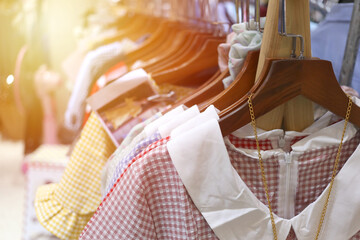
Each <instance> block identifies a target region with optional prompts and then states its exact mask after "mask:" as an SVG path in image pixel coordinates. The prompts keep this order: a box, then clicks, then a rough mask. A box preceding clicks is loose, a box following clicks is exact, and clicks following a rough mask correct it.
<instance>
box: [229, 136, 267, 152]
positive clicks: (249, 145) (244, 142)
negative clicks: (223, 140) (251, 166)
mask: <svg viewBox="0 0 360 240" xmlns="http://www.w3.org/2000/svg"><path fill="white" fill-rule="evenodd" d="M229 140H230V142H231V143H232V144H234V146H235V147H237V148H245V149H256V148H257V147H256V140H255V139H246V138H238V137H235V136H234V135H232V134H230V135H229ZM259 145H260V149H261V150H264V151H265V150H270V149H273V146H272V144H271V141H270V140H269V139H262V140H259Z"/></svg>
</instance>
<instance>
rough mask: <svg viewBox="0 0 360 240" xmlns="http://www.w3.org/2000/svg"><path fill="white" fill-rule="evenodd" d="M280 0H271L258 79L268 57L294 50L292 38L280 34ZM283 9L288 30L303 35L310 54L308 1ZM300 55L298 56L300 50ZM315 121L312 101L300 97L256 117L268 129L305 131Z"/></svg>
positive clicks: (260, 124) (286, 55)
mask: <svg viewBox="0 0 360 240" xmlns="http://www.w3.org/2000/svg"><path fill="white" fill-rule="evenodd" d="M280 1H282V0H280ZM280 1H279V0H271V1H269V5H268V9H267V14H266V24H265V30H264V34H263V40H262V45H261V50H260V56H259V64H258V69H257V74H256V81H257V80H258V78H259V76H260V74H261V72H262V68H263V66H264V62H265V59H266V58H288V57H289V56H290V53H291V49H292V39H291V38H289V37H286V36H282V35H280V34H279V9H280V5H279V3H280ZM284 10H285V12H286V16H285V17H286V18H285V20H286V24H285V23H284V26H285V30H286V32H287V33H292V34H300V35H302V36H303V38H304V42H305V44H304V56H305V57H308V58H309V57H311V41H310V13H309V1H307V0H295V1H293V0H291V1H286V9H284ZM299 45H300V44H299V41H298V43H297V49H300V47H299ZM297 54H298V55H299V53H297ZM313 121H314V114H313V106H312V103H311V101H309V100H307V99H305V98H304V97H301V96H300V97H298V98H295V99H293V100H292V101H289V102H287V104H286V106H285V105H282V106H279V107H278V108H277V109H274V111H273V112H270V113H268V114H267V115H266V116H263V117H262V118H259V119H257V125H258V127H259V128H262V129H265V130H270V129H275V128H281V127H283V126H284V128H285V129H286V130H294V131H302V130H303V129H304V128H306V127H308V126H309V125H311V124H312V122H313Z"/></svg>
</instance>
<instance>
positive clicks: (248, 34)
mask: <svg viewBox="0 0 360 240" xmlns="http://www.w3.org/2000/svg"><path fill="white" fill-rule="evenodd" d="M264 22H265V18H261V23H262V24H261V25H263V24H264ZM250 25H251V27H252V29H254V28H255V25H254V21H251V22H250ZM232 29H233V31H234V32H235V36H233V38H232V39H231V47H230V52H229V62H228V67H229V71H230V76H229V77H227V78H225V79H224V80H223V83H224V87H225V88H227V87H228V86H229V85H230V84H231V83H232V82H233V81H234V79H235V78H236V76H237V75H238V74H239V72H240V70H241V69H242V66H243V64H244V62H245V58H246V55H247V53H248V52H249V51H255V50H259V49H260V47H261V41H262V33H261V32H258V31H256V30H247V23H239V24H234V25H233V26H232Z"/></svg>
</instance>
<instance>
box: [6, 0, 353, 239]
mask: <svg viewBox="0 0 360 240" xmlns="http://www.w3.org/2000/svg"><path fill="white" fill-rule="evenodd" d="M309 1H310V6H311V21H312V22H311V24H312V25H311V27H312V29H313V30H314V29H316V27H317V26H318V24H319V23H320V22H321V21H322V20H323V19H324V18H325V16H326V14H327V13H328V12H329V11H330V10H331V8H332V7H333V6H334V5H335V4H337V2H338V1H337V0H331V1H330V0H329V1H327V2H326V3H324V2H323V1H322V0H309ZM122 2H123V1H116V0H115V1H110V0H61V1H58V0H0V216H2V218H0V240H5V239H6V240H7V239H21V238H22V237H23V238H24V236H25V238H26V237H27V236H26V235H31V233H30V232H31V229H32V228H40V226H37V225H36V224H35V223H33V225H31V221H34V222H36V219H35V220H32V218H34V215H33V213H32V212H31V210H29V209H28V208H29V206H31V203H32V202H31V201H32V198H31V191H32V189H34V188H35V187H36V185H39V184H40V182H41V181H42V182H44V181H55V180H56V179H51V177H48V178H46V172H49V171H50V170H49V168H47V169H45V170H41V169H40V168H38V169H37V170H33V171H32V172H31V171H30V172H29V162H31V161H32V160H33V159H36V161H40V162H41V159H42V158H41V157H42V156H43V155H49V154H50V155H51V154H54V155H56V154H55V153H59V152H60V153H61V154H60V155H61V156H65V155H66V153H67V151H68V150H67V147H68V145H69V144H71V143H72V142H73V140H74V139H75V137H76V135H77V134H78V132H79V128H71V127H68V126H66V124H64V119H65V112H66V108H67V105H68V101H69V98H70V95H71V92H72V89H73V87H74V82H75V79H76V76H77V74H78V71H79V68H80V64H81V60H82V59H83V57H84V52H86V51H85V50H84V49H87V48H89V45H91V43H92V42H94V41H96V40H97V38H98V37H99V34H100V33H102V34H105V32H110V31H111V28H112V27H114V24H116V19H117V18H118V16H119V15H121V8H120V6H121V4H122ZM224 2H227V7H226V8H225V10H226V11H227V14H228V15H229V16H230V18H233V20H234V19H235V5H234V4H233V1H224ZM266 4H267V0H263V1H262V6H263V8H262V11H263V13H262V14H263V15H264V14H265V13H266ZM345 37H346V36H345ZM44 146H45V147H44ZM49 146H50V147H49ZM57 156H58V155H57ZM55 158H56V157H55ZM54 162H55V163H52V164H54V166H55V167H59V166H60V168H61V167H63V165H62V164H63V163H62V159H58V161H55V160H54ZM39 169H40V170H39ZM57 169H59V168H57ZM42 171H43V172H42ZM54 171H55V170H54ZM55 172H56V171H55ZM60 172H61V171H60ZM55 175H56V174H55ZM55 175H54V176H53V177H54V178H55ZM44 176H45V177H44ZM59 176H60V174H59ZM36 177H38V178H39V179H36ZM34 179H35V180H34ZM44 179H45V180H44ZM29 226H30V227H29ZM32 239H42V238H41V235H39V236H38V237H36V238H32ZM43 239H49V238H43Z"/></svg>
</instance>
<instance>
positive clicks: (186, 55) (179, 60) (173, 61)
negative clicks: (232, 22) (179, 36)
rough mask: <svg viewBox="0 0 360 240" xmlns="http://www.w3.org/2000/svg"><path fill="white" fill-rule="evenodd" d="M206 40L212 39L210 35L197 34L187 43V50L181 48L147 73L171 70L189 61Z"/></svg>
mask: <svg viewBox="0 0 360 240" xmlns="http://www.w3.org/2000/svg"><path fill="white" fill-rule="evenodd" d="M208 39H213V37H212V34H209V33H208V34H202V33H199V34H197V35H196V36H195V38H194V40H193V41H192V42H190V43H189V45H188V46H187V48H181V49H179V51H178V52H177V53H176V54H175V55H174V56H172V57H170V58H169V59H168V60H167V61H164V62H159V63H158V64H155V65H154V66H153V67H152V68H151V69H149V72H152V73H154V74H156V73H160V72H163V71H167V70H171V69H173V68H175V67H176V66H180V65H181V64H183V63H184V62H186V61H189V59H191V58H192V57H194V56H195V55H196V53H197V52H199V51H200V49H201V47H202V46H203V45H204V44H205V42H206V41H207V40H208ZM184 45H185V44H184Z"/></svg>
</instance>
